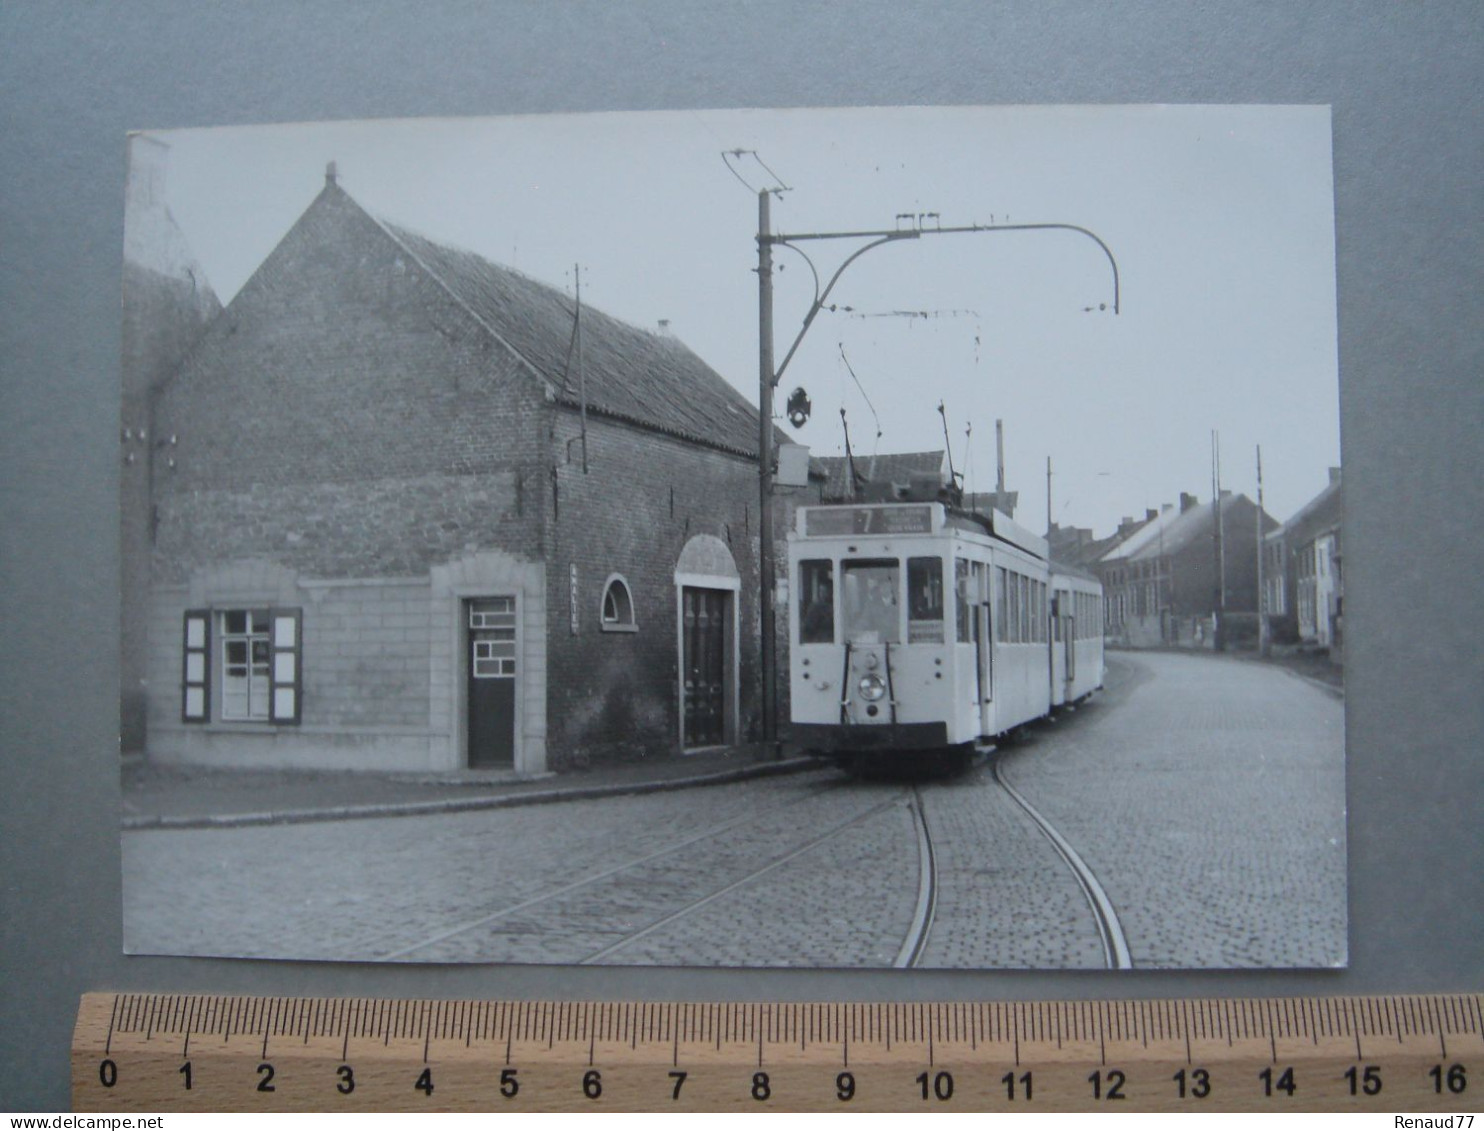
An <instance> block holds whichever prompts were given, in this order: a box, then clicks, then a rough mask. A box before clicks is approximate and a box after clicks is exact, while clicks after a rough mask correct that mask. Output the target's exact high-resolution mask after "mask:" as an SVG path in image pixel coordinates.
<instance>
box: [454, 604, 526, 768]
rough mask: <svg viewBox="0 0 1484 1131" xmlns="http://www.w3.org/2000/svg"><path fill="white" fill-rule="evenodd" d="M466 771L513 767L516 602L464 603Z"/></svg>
mask: <svg viewBox="0 0 1484 1131" xmlns="http://www.w3.org/2000/svg"><path fill="white" fill-rule="evenodd" d="M465 608H466V609H467V616H466V617H465V624H466V626H467V628H466V630H465V637H466V648H467V651H468V661H469V683H468V699H469V720H468V732H469V766H470V767H471V768H474V769H480V768H486V767H500V766H514V765H515V677H516V654H515V598H514V597H484V598H480V599H479V600H475V601H466V602H465Z"/></svg>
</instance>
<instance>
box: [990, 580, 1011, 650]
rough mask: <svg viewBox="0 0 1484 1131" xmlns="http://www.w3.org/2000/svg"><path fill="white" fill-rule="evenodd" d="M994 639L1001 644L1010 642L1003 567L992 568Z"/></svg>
mask: <svg viewBox="0 0 1484 1131" xmlns="http://www.w3.org/2000/svg"><path fill="white" fill-rule="evenodd" d="M994 601H995V608H994V623H995V639H996V640H998V641H999V642H1000V643H1001V644H1006V643H1008V642H1009V640H1010V635H1009V634H1010V607H1009V603H1008V600H1007V598H1006V596H1005V567H1004V566H995V567H994Z"/></svg>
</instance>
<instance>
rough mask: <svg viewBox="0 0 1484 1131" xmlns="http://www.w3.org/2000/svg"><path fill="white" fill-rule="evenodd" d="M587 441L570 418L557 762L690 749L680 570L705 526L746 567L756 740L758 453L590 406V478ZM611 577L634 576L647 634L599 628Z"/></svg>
mask: <svg viewBox="0 0 1484 1131" xmlns="http://www.w3.org/2000/svg"><path fill="white" fill-rule="evenodd" d="M579 436H580V426H579V420H578V417H577V414H576V413H575V412H569V411H563V412H561V413H560V415H559V417H558V419H557V423H556V427H555V430H554V433H553V441H552V443H553V447H552V450H553V453H554V455H555V458H556V460H557V474H556V485H555V487H556V496H555V501H554V505H553V506H552V508H551V511H550V513H551V516H552V517H551V524H550V532H549V534H548V536H547V545H548V547H549V553H548V559H547V561H548V568H547V595H548V602H549V606H550V609H551V615H550V618H549V623H550V625H551V635H550V638H549V641H548V646H549V653H548V655H549V663H550V693H549V717H548V726H549V728H550V734H551V740H550V750H551V758H552V760H553V768H556V769H560V768H563V767H564V766H565V765H570V764H578V765H580V764H583V763H586V762H589V761H605V760H612V759H616V758H632V757H638V756H640V755H641V754H644V755H655V754H673V753H675V752H677V751H678V749H679V736H680V717H679V712H680V709H681V704H680V702H679V678H680V667H679V654H678V653H679V648H678V643H677V641H678V637H677V618H678V614H677V608H676V586H675V570H676V563H677V561H678V560H679V558H680V554H681V551H682V550H683V549H684V547H685V545H686V543H687V542H688V541H689V540H690V539H691V538H692V537H693V536H695V535H698V534H709V535H712V536H714V537H716V538H718V539H720V540H721V541H722V542H724V543H725V544H726V545H727V546H728V548H729V549H730V551H731V555H732V559H733V561H734V562H735V564H736V566H737V570H738V572H739V574H740V575H741V590H740V593H739V595H738V599H740V610H739V614H740V615H739V617H738V624H739V627H740V637H741V638H740V640H739V641H738V643H739V646H740V647H739V653H740V681H741V704H742V708H741V717H740V718H739V719H738V720H737V724H738V725H737V734H738V736H739V738H741V739H742V740H747V739H749V738H751V737H754V736H755V734H756V732H757V730H758V718H759V715H758V710H759V705H758V694H757V623H758V621H757V564H756V563H757V544H758V537H757V520H758V503H757V464H756V461H755V460H749V459H745V458H743V457H740V456H734V455H729V454H726V453H723V452H718V451H714V450H710V449H704V448H700V447H698V446H696V445H693V444H689V443H687V442H685V441H682V440H678V439H675V438H671V437H668V436H664V435H660V434H657V433H653V432H649V431H645V430H642V429H639V428H636V427H632V426H629V425H626V424H622V423H618V422H614V421H611V420H607V419H604V418H601V417H597V416H595V415H592V414H590V415H589V418H588V438H587V450H588V473H587V474H586V475H584V474H583V472H582V462H581V461H582V456H581V444H580V440H579V439H578V437H579ZM569 441H571V443H570V445H569ZM569 447H570V451H571V457H572V461H571V462H570V463H569V462H567V455H566V453H567V451H568V450H569ZM548 491H550V487H548ZM573 564H575V565H576V566H577V573H578V591H577V611H578V632H577V634H576V635H575V636H574V635H573V634H572V632H571V628H570V605H571V600H570V567H571V566H572V565H573ZM613 573H618V574H621V575H622V576H623V577H624V578H625V580H626V581H627V582H628V585H629V590H630V593H631V595H632V597H633V602H634V609H635V619H636V621H637V624H638V631H637V632H634V633H619V632H603V631H602V630H601V627H600V612H601V609H600V602H601V600H602V592H603V585H604V582H605V581H606V580H607V579H608V577H609V575H610V574H613Z"/></svg>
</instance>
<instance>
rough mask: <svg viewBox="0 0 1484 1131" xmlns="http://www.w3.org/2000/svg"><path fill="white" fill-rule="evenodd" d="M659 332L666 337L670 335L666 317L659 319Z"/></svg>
mask: <svg viewBox="0 0 1484 1131" xmlns="http://www.w3.org/2000/svg"><path fill="white" fill-rule="evenodd" d="M660 333H661V334H663V335H664V336H665V337H667V338H668V337H669V336H670V320H669V319H668V318H661V319H660Z"/></svg>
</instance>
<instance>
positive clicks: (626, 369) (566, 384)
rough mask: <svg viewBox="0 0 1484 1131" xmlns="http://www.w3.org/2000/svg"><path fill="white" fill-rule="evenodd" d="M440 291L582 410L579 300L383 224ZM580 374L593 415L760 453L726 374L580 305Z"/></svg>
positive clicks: (680, 347)
mask: <svg viewBox="0 0 1484 1131" xmlns="http://www.w3.org/2000/svg"><path fill="white" fill-rule="evenodd" d="M378 222H379V223H380V224H381V226H382V228H384V229H385V230H386V231H387V232H388V233H389V234H390V235H391V236H392V238H393V239H395V240H396V241H397V242H398V243H399V244H401V245H402V246H403V247H404V248H405V249H406V250H407V251H408V252H409V253H410V254H411V255H413V256H414V257H415V258H416V259H417V260H418V261H419V262H420V263H421V264H422V265H423V267H424V268H426V269H427V270H428V271H429V272H430V273H431V274H432V275H433V276H434V277H435V278H436V279H437V280H438V281H439V282H440V283H442V284H443V286H444V287H445V288H446V289H447V290H448V291H449V292H450V293H451V294H452V295H453V296H454V297H455V298H456V299H458V301H460V302H461V303H463V304H464V305H465V306H466V307H468V308H469V310H470V311H472V312H473V313H474V315H475V316H476V317H477V318H479V319H480V320H481V321H482V322H483V323H484V324H485V325H486V326H487V327H488V328H489V329H490V330H491V332H492V333H494V334H496V335H497V336H498V337H499V338H500V339H502V340H503V341H504V342H505V343H506V344H507V345H508V346H509V347H510V348H511V349H513V350H514V351H515V352H516V353H517V354H519V355H520V356H521V357H522V358H524V359H525V360H526V362H527V363H528V364H529V365H530V366H531V367H532V368H533V369H534V370H535V371H536V372H537V373H538V374H539V375H540V376H541V377H542V378H543V379H544V380H546V381H547V382H548V383H549V384H550V385H551V386H552V388H553V389H555V391H556V395H557V399H558V400H559V401H561V402H563V403H565V404H569V405H573V406H575V405H578V404H579V403H580V397H579V382H578V374H577V362H576V358H575V356H573V358H572V360H571V362H570V364H569V362H568V355H569V348H570V345H571V342H572V326H573V316H574V313H575V309H576V303H575V302H574V301H573V300H572V299H571V298H570V297H568V296H567V295H565V294H563V293H562V292H561V291H559V290H556V289H555V288H553V287H549V286H547V285H546V284H544V283H538V282H537V281H536V280H534V279H532V278H530V277H528V276H526V275H522V274H521V273H520V272H518V271H514V270H512V269H510V268H508V267H502V266H499V265H497V264H495V263H491V262H490V261H489V260H487V259H484V258H482V257H480V256H478V255H475V254H473V253H472V252H468V251H460V250H458V249H455V248H450V247H445V246H443V245H442V244H438V243H434V242H433V241H432V240H429V239H426V238H425V237H423V236H420V235H417V234H416V233H415V232H410V231H408V230H407V229H405V228H400V227H397V226H396V225H394V224H390V223H387V222H385V221H378ZM582 372H583V378H584V380H583V385H585V395H586V402H587V406H588V409H589V411H593V412H598V413H602V414H605V415H608V416H613V417H617V418H619V419H622V420H628V421H631V422H633V423H637V424H641V425H645V426H647V427H651V428H655V429H658V430H660V431H664V432H669V433H671V434H674V435H677V436H682V437H685V438H687V439H691V440H699V441H701V442H703V443H707V444H710V445H713V446H715V447H719V448H722V449H725V450H727V451H732V452H736V453H738V454H741V455H746V456H752V457H754V458H755V457H756V455H757V410H756V409H755V408H754V407H753V406H752V405H751V404H749V403H748V402H747V400H746V399H745V398H744V397H743V396H742V394H741V393H739V392H738V391H737V390H736V389H734V388H733V387H732V386H731V385H730V384H728V383H727V382H726V380H725V379H724V378H722V376H721V375H720V374H719V373H717V372H716V371H715V370H714V369H712V368H711V367H710V366H709V365H707V364H706V363H705V362H704V361H702V360H701V359H700V358H699V357H697V356H696V355H695V354H694V353H692V352H691V351H690V350H689V349H688V348H687V347H686V346H685V345H684V344H683V343H681V342H680V341H679V340H677V339H676V338H673V337H670V336H669V335H666V334H659V333H652V332H650V331H648V330H642V329H640V328H639V327H637V326H631V325H629V324H628V323H626V322H622V321H620V320H618V319H617V318H614V317H612V316H610V315H607V314H604V313H603V312H602V311H601V310H598V309H596V308H595V307H592V306H588V305H587V304H585V303H584V304H583V307H582Z"/></svg>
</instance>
